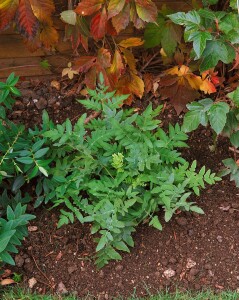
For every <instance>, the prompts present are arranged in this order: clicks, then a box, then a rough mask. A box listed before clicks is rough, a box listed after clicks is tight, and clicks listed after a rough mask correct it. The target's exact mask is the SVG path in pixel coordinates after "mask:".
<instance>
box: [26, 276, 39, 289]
mask: <svg viewBox="0 0 239 300" xmlns="http://www.w3.org/2000/svg"><path fill="white" fill-rule="evenodd" d="M36 283H37V280H36V278H34V277H32V278H30V279H29V280H28V286H29V288H30V289H32V288H33V287H34V285H36Z"/></svg>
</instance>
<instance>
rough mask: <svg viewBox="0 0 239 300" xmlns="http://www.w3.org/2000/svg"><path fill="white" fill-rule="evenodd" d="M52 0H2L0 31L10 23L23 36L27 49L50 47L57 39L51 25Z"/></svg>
mask: <svg viewBox="0 0 239 300" xmlns="http://www.w3.org/2000/svg"><path fill="white" fill-rule="evenodd" d="M54 11H55V5H54V1H53V0H4V1H1V3H0V31H1V30H4V29H6V28H8V27H9V26H10V24H11V23H14V24H16V29H17V31H18V32H19V33H21V34H22V35H23V37H24V38H25V42H26V44H27V45H28V47H29V49H31V50H33V51H34V50H36V49H38V48H40V47H45V48H46V49H51V48H52V47H54V46H55V45H56V43H57V41H58V33H57V30H56V29H55V27H54V26H53V21H52V14H53V12H54Z"/></svg>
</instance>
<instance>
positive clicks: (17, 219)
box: [0, 73, 44, 264]
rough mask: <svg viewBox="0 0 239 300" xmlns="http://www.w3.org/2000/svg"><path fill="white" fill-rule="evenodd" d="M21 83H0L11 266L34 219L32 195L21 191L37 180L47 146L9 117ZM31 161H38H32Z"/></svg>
mask: <svg viewBox="0 0 239 300" xmlns="http://www.w3.org/2000/svg"><path fill="white" fill-rule="evenodd" d="M17 81H18V77H15V76H14V74H13V73H12V74H11V75H10V76H9V77H8V79H7V81H6V83H2V82H0V104H1V106H0V112H1V113H0V122H1V123H0V188H1V190H2V191H3V192H2V194H1V195H0V217H1V218H0V260H1V262H4V263H10V264H14V261H13V259H12V257H11V255H10V253H17V248H16V246H19V245H21V241H22V240H23V238H24V237H25V236H27V227H26V225H27V223H28V222H29V221H30V220H32V219H33V218H34V216H33V215H29V214H26V205H24V204H25V203H28V202H29V201H30V197H29V195H25V197H22V195H21V193H20V191H19V189H20V188H21V186H22V185H23V184H24V182H25V181H26V180H28V181H29V180H30V178H32V177H34V176H33V173H32V172H33V169H34V168H35V166H36V161H37V158H39V157H40V156H41V155H42V152H41V153H39V151H40V147H41V146H42V145H43V143H42V144H41V145H40V147H39V146H38V147H36V142H34V141H33V139H32V137H31V136H28V134H27V133H26V132H25V131H24V127H23V126H21V125H18V126H17V125H15V124H13V123H12V122H10V121H9V120H8V119H7V117H6V111H5V108H7V109H11V105H12V104H13V103H14V99H13V98H12V97H13V96H19V95H20V92H19V91H18V89H17V88H16V87H15V85H16V83H17ZM43 142H44V141H43ZM38 145H39V143H38ZM30 149H31V150H30ZM29 150H30V151H29ZM30 153H31V155H30ZM31 157H32V158H33V157H34V159H35V160H34V161H30V158H31ZM37 172H38V170H37ZM35 175H36V174H35ZM9 191H11V192H12V194H11V193H9Z"/></svg>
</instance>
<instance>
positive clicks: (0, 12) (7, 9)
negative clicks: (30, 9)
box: [0, 0, 19, 30]
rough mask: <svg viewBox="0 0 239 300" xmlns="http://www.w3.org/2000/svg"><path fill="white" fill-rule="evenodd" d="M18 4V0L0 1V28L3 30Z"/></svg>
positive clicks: (12, 16) (11, 18)
mask: <svg viewBox="0 0 239 300" xmlns="http://www.w3.org/2000/svg"><path fill="white" fill-rule="evenodd" d="M3 4H4V5H3ZM18 4H19V0H11V1H7V2H6V3H5V2H4V3H1V2H0V30H4V29H6V28H7V27H8V26H9V23H10V22H11V21H12V20H13V18H14V16H15V14H16V11H17V8H18Z"/></svg>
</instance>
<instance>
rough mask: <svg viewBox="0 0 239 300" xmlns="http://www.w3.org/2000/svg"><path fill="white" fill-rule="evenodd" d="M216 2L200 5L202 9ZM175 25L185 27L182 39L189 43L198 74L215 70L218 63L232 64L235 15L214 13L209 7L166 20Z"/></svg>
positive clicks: (237, 24) (236, 30)
mask: <svg viewBox="0 0 239 300" xmlns="http://www.w3.org/2000/svg"><path fill="white" fill-rule="evenodd" d="M216 3H217V1H204V5H205V6H210V5H212V4H216ZM168 17H169V18H170V19H171V20H172V21H173V22H174V23H175V24H177V25H181V26H184V27H185V31H184V39H185V41H186V42H192V44H193V51H192V53H191V56H192V58H194V59H195V60H198V59H200V71H201V72H203V71H206V70H208V69H210V68H214V67H216V66H217V64H218V62H219V61H222V62H223V63H225V64H229V63H232V62H233V60H234V59H235V56H236V51H235V47H237V46H238V44H239V38H238V33H239V19H238V15H237V13H235V12H231V11H230V10H229V11H214V10H212V9H210V8H209V7H205V8H202V9H199V10H192V11H189V12H188V13H184V12H178V13H175V14H171V15H169V16H168Z"/></svg>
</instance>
